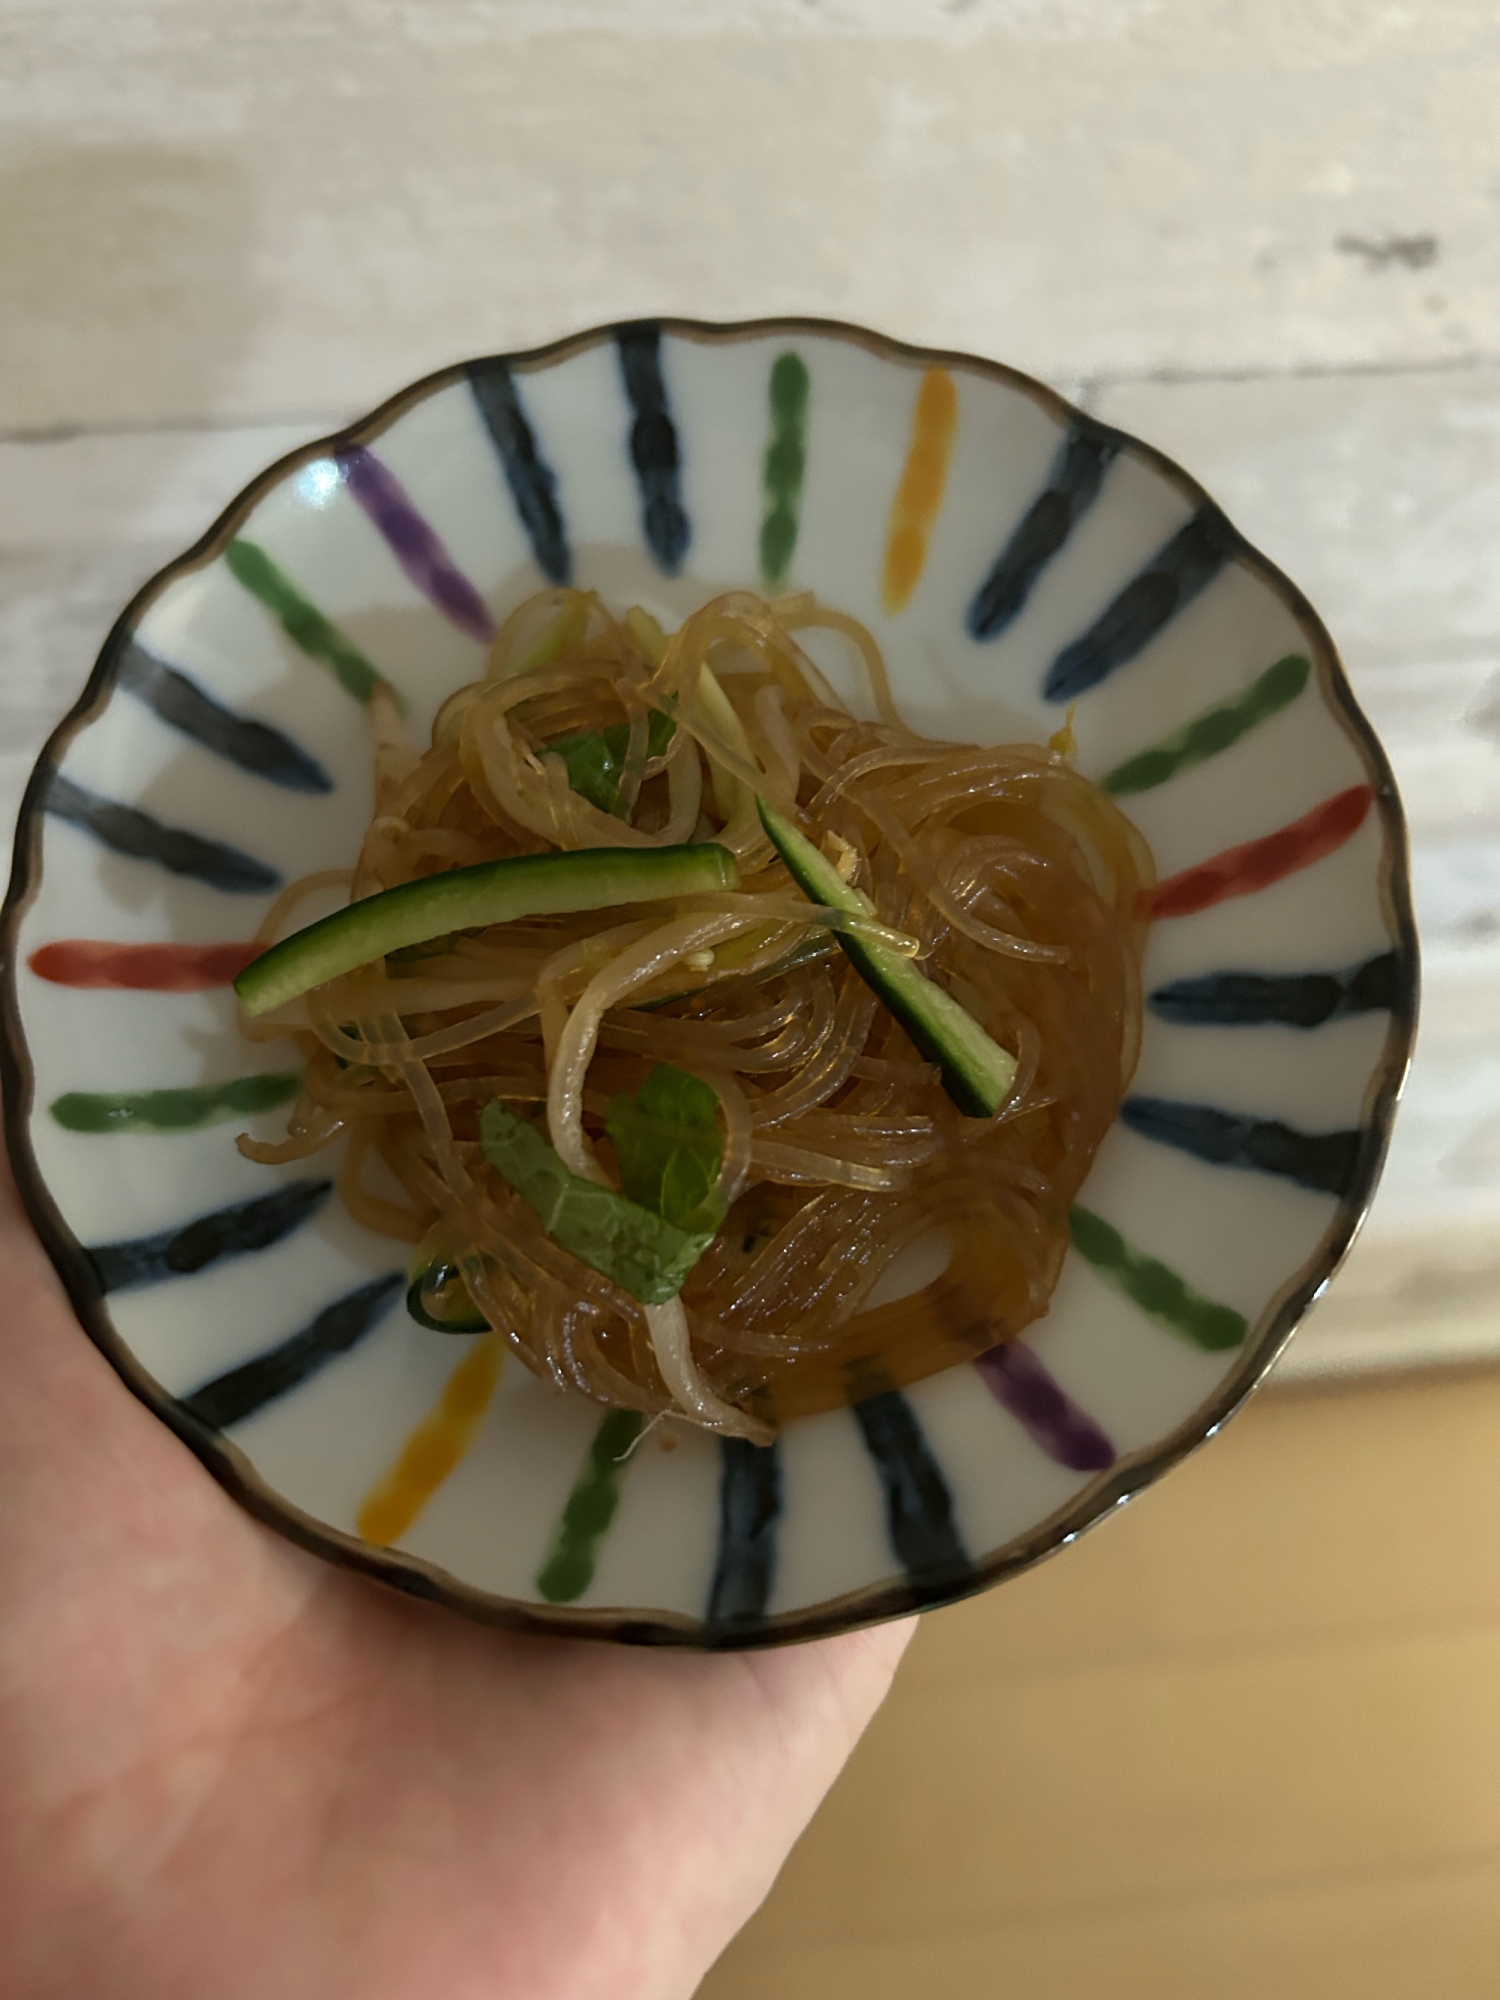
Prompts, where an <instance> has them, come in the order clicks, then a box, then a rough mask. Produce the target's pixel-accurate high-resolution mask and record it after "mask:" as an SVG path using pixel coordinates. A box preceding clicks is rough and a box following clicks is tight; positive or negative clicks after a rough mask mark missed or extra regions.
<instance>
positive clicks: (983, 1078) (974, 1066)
mask: <svg viewBox="0 0 1500 2000" xmlns="http://www.w3.org/2000/svg"><path fill="white" fill-rule="evenodd" d="M756 804H757V805H758V806H759V808H760V821H761V825H762V826H763V827H764V828H765V830H766V832H767V833H768V834H769V835H770V837H771V841H772V844H773V845H774V846H775V848H776V851H777V853H778V854H779V855H780V856H781V858H782V860H783V861H784V862H785V863H786V865H787V870H788V872H789V873H790V875H791V877H792V880H793V881H794V882H795V883H796V884H797V886H798V888H799V889H801V890H802V892H803V894H804V895H806V896H809V897H811V899H812V900H813V902H815V903H825V904H827V905H828V906H829V907H830V908H831V909H835V910H847V911H848V912H849V914H850V915H851V916H874V915H875V914H876V911H875V906H874V904H873V903H872V902H871V901H870V899H869V897H868V896H866V895H865V894H864V893H863V891H861V890H859V889H853V888H851V887H850V886H849V884H848V883H847V882H845V881H844V879H843V877H842V876H841V875H840V874H839V872H838V870H837V869H836V868H835V867H834V865H833V863H832V862H831V861H829V860H828V859H827V857H826V856H824V855H822V854H820V853H819V852H818V850H817V848H816V847H814V845H813V844H812V842H811V841H810V840H809V839H808V838H807V836H806V834H803V833H799V832H798V830H797V828H796V827H795V826H793V825H792V823H791V821H790V820H789V819H783V818H782V816H781V814H780V813H778V812H774V811H773V810H772V809H771V807H770V806H768V805H767V804H766V802H765V800H764V799H758V800H757V801H756ZM837 935H838V941H839V944H840V946H841V947H842V948H843V950H844V952H845V953H846V954H847V956H848V958H849V960H850V962H851V964H853V966H854V967H855V970H856V971H857V972H858V973H859V974H860V976H861V978H863V979H864V980H865V981H866V983H867V984H868V985H870V986H872V987H873V988H874V989H875V991H876V992H877V993H878V994H879V995H880V998H881V999H882V1000H883V1001H884V1002H885V1004H886V1006H887V1007H889V1008H890V1010H891V1012H892V1013H893V1014H894V1015H895V1017H896V1019H897V1020H898V1021H899V1022H900V1023H901V1025H902V1027H903V1028H905V1030H906V1032H907V1034H908V1035H910V1037H911V1039H912V1041H913V1042H914V1043H915V1044H916V1046H917V1048H918V1049H919V1050H920V1051H921V1053H922V1054H923V1055H924V1056H926V1058H927V1060H928V1061H929V1062H935V1063H938V1064H940V1065H941V1068H942V1072H943V1087H944V1089H945V1090H946V1091H947V1093H948V1095H949V1096H950V1097H951V1098H952V1099H953V1101H954V1103H955V1104H956V1105H957V1106H958V1108H959V1110H960V1111H963V1112H967V1113H968V1115H969V1116H970V1117H971V1118H988V1117H992V1116H993V1115H994V1113H995V1112H996V1111H998V1110H999V1109H1000V1106H1001V1105H1002V1104H1003V1103H1004V1102H1005V1100H1006V1098H1007V1097H1008V1096H1009V1094H1010V1088H1011V1085H1012V1083H1013V1082H1014V1081H1015V1074H1016V1059H1015V1057H1014V1056H1013V1055H1011V1054H1010V1052H1009V1050H1007V1049H1002V1048H1001V1047H1000V1045H999V1043H998V1042H994V1041H992V1040H991V1039H990V1037H989V1036H988V1035H987V1034H986V1033H985V1031H984V1029H983V1028H982V1027H980V1025H979V1023H978V1022H977V1021H976V1020H975V1019H974V1016H973V1015H972V1014H971V1013H969V1011H968V1009H967V1008H965V1007H961V1006H960V1005H959V1004H958V1002H957V1001H956V1000H955V999H954V998H953V996H952V995H951V994H950V993H945V992H944V991H943V989H942V987H941V986H937V985H934V983H933V982H932V980H930V979H929V978H928V977H927V976H926V974H925V973H922V972H919V971H918V970H917V968H916V966H914V965H913V964H912V962H911V960H910V959H908V958H902V957H901V956H900V955H899V953H897V952H894V951H888V950H887V949H886V948H885V946H883V945H878V944H866V943H865V942H863V940H861V939H859V938H855V937H850V936H848V935H847V934H846V933H844V932H842V931H841V932H839V933H838V934H837Z"/></svg>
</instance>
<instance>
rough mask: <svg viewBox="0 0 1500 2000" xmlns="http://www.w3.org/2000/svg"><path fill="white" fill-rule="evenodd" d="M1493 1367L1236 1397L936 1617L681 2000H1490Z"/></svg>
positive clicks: (1495, 1567) (1498, 1402)
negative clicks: (1002, 1573)
mask: <svg viewBox="0 0 1500 2000" xmlns="http://www.w3.org/2000/svg"><path fill="white" fill-rule="evenodd" d="M1497 1439H1500V1378H1497V1377H1496V1376H1494V1375H1492V1374H1484V1375H1470V1374H1453V1375H1450V1376H1447V1377H1427V1378H1424V1379H1422V1380H1420V1381H1418V1380H1409V1381H1406V1382H1401V1383H1382V1384H1378V1385H1376V1384H1365V1385H1363V1386H1360V1387H1357V1388H1348V1389H1342V1390H1329V1389H1323V1390H1319V1391H1300V1392H1298V1393H1296V1394H1292V1393H1289V1392H1283V1393H1282V1394H1280V1395H1278V1396H1275V1397H1263V1398H1262V1399H1261V1400H1260V1401H1259V1402H1258V1403H1256V1404H1253V1405H1252V1406H1251V1408H1250V1409H1249V1410H1248V1411H1247V1412H1246V1413H1244V1414H1243V1415H1242V1416H1241V1417H1239V1418H1237V1419H1236V1420H1235V1421H1234V1422H1233V1423H1232V1424H1231V1425H1230V1426H1229V1428H1228V1430H1227V1431H1226V1432H1225V1433H1224V1435H1223V1437H1222V1438H1221V1439H1220V1440H1219V1441H1218V1442H1217V1443H1216V1444H1214V1445H1213V1446H1212V1447H1211V1448H1210V1449H1208V1450H1206V1451H1204V1452H1202V1453H1200V1454H1199V1456H1198V1457H1197V1458H1195V1459H1193V1460H1192V1461H1191V1462H1190V1463H1189V1464H1188V1465H1186V1466H1185V1467H1183V1468H1182V1469H1181V1470H1180V1471H1178V1472H1177V1473H1175V1474H1173V1475H1172V1476H1171V1477H1170V1478H1169V1479H1167V1480H1166V1481H1164V1482H1163V1483H1162V1485H1161V1486H1160V1487H1158V1488H1156V1489H1155V1490H1154V1491H1152V1492H1150V1493H1148V1494H1146V1495H1145V1496H1144V1497H1143V1498H1142V1499H1140V1500H1138V1501H1136V1502H1134V1503H1133V1504H1132V1505H1131V1506H1129V1507H1128V1508H1126V1509H1124V1510H1123V1511H1122V1513H1121V1514H1120V1516H1119V1517H1118V1518H1116V1519H1115V1520H1112V1521H1110V1522H1108V1523H1106V1524H1105V1525H1104V1526H1103V1527H1101V1528H1099V1529H1098V1530H1096V1531H1095V1533H1094V1534H1093V1535H1092V1536H1089V1537H1086V1538H1085V1539H1084V1540H1083V1541H1082V1542H1080V1543H1078V1544H1077V1545H1076V1546H1075V1547H1073V1548H1071V1549H1066V1550H1064V1551H1063V1552H1062V1554H1060V1555H1059V1556H1057V1557H1056V1558H1054V1560H1053V1561H1052V1562H1050V1563H1048V1564H1046V1565H1044V1566H1043V1567H1042V1568H1040V1569H1038V1570H1033V1571H1031V1572H1030V1573H1029V1574H1028V1575H1026V1576H1024V1577H1021V1578H1018V1579H1017V1580H1015V1581H1014V1582H1012V1583H1009V1584H1005V1585H1002V1586H1001V1587H1000V1588H999V1589H997V1590H994V1591H991V1592H990V1593H989V1594H988V1595H986V1596H983V1597H979V1598H976V1599H973V1600H971V1601H970V1602H969V1603H967V1604H963V1605H958V1606H954V1607H952V1608H950V1609H947V1610H944V1611H939V1612H935V1613H933V1614H931V1615H930V1616H929V1617H927V1618H926V1619H924V1620H923V1622H922V1625H921V1628H920V1630H919V1632H918V1635H917V1638H916V1640H915V1641H914V1643H913V1645H912V1649H911V1651H910V1653H909V1654H908V1656H907V1660H906V1663H905V1665H904V1666H903V1668H902V1670H901V1673H900V1675H899V1677H898V1679H897V1682H896V1688H895V1691H894V1693H893V1694H892V1696H891V1698H890V1700H889V1702H888V1703H887V1705H886V1707H885V1709H884V1710H883V1711H882V1713H881V1714H880V1716H879V1717H877V1719H876V1721H875V1723H874V1725H873V1727H872V1728H871V1729H870V1731H869V1733H868V1735H867V1736H866V1738H865V1740H864V1742H863V1744H862V1745H861V1746H860V1748H859V1749H858V1750H857V1751H856V1753H855V1756H854V1760H853V1762H852V1763H851V1764H850V1765H849V1767H848V1769H847V1771H846V1772H845V1774H844V1776H843V1778H842V1779H841V1780H840V1782H839V1784H838V1785H837V1786H836V1787H835V1789H834V1792H833V1794H832V1795H831V1797H830V1798H829V1800H828V1801H827V1803H826V1804H825V1806H824V1808H823V1810H822V1812H821V1813H820V1814H819V1816H818V1818H817V1819H815V1820H814V1822H813V1825H812V1827H811V1828H810V1830H809V1831H808V1833H807V1834H806V1835H805V1836H804V1838H803V1840H802V1843H801V1845H800V1846H799V1847H798V1848H797V1849H796V1850H795V1851H794V1853H793V1855H792V1857H791V1860H790V1861H789V1862H788V1864H787V1866H786V1868H785V1870H784V1871H783V1874H782V1876H781V1879H780V1881H779V1882H778V1884H777V1886H776V1888H775V1889H774V1890H773V1891H772V1894H771V1896H770V1899H769V1901H768V1902H767V1903H766V1905H765V1906H764V1907H763V1908H762V1910H761V1912H760V1914H759V1915H758V1916H757V1917H756V1918H754V1919H753V1920H752V1922H751V1923H750V1925H749V1927H748V1928H747V1929H746V1930H745V1931H744V1932H743V1933H742V1934H741V1936H740V1937H739V1939H738V1940H737V1942H736V1943H735V1944H733V1945H732V1946H731V1947H730V1949H729V1952H728V1953H727V1955H726V1956H725V1958H724V1959H723V1960H721V1962H720V1964H719V1965H718V1967H717V1968H716V1969H715V1971H714V1972H713V1973H711V1974H710V1976H709V1978H708V1980H707V1981H706V1982H705V1984H704V1985H703V1987H702V1988H701V1989H700V2000H1074V1996H1082V1995H1086V1994H1098V1995H1108V1996H1109V2000H1267V1996H1269V1995H1273V1994H1274V1995H1276V1996H1278V2000H1418V1996H1421V2000H1492V1996H1493V1995H1494V1994H1495V1992H1496V1991H1497V1988H1500V1973H1497V1968H1500V1699H1497V1690H1500V1537H1497V1535H1496V1533H1495V1526H1494V1524H1495V1519H1496V1514H1497V1510H1500V1451H1497V1449H1496V1441H1497Z"/></svg>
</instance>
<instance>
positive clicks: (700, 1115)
mask: <svg viewBox="0 0 1500 2000" xmlns="http://www.w3.org/2000/svg"><path fill="white" fill-rule="evenodd" d="M605 1126H606V1129H607V1130H608V1132H609V1136H610V1138H611V1139H612V1140H613V1141H614V1148H615V1154H616V1157H617V1158H618V1160H619V1162H620V1179H621V1180H622V1181H623V1182H624V1185H625V1192H626V1194H627V1195H629V1197H630V1199H631V1200H632V1201H634V1202H639V1203H640V1205H641V1207H642V1208H649V1209H650V1210H651V1211H652V1212H653V1214H656V1215H659V1216H661V1217H662V1219H663V1220H664V1221H666V1222H669V1223H671V1224H673V1225H674V1226H675V1227H676V1228H678V1229H687V1230H694V1231H696V1230H701V1229H707V1230H708V1231H709V1234H710V1235H712V1234H713V1232H714V1231H715V1230H716V1229H717V1228H718V1226H719V1224H720V1222H722V1221H723V1219H724V1212H723V1206H722V1204H721V1203H719V1202H718V1201H716V1200H715V1199H714V1197H713V1190H714V1184H715V1182H716V1181H717V1180H718V1178H719V1167H720V1165H721V1163H722V1161H723V1157H724V1142H723V1140H722V1139H721V1138H720V1136H719V1099H718V1094H717V1092H716V1091H714V1090H712V1089H710V1087H709V1086H708V1085H707V1084H706V1083H703V1082H700V1080H699V1079H698V1078H697V1077H695V1076H689V1075H688V1074H687V1072H686V1071H685V1070H680V1069H678V1068H677V1067H676V1065H675V1064H673V1063H658V1064H657V1066H656V1068H655V1069H654V1070H652V1072H651V1074H650V1076H648V1077H647V1079H646V1081H645V1082H644V1083H643V1084H642V1085H641V1088H640V1089H639V1090H638V1091H637V1092H636V1094H635V1096H634V1097H612V1098H611V1099H610V1101H609V1109H608V1112H607V1113H606V1115H605Z"/></svg>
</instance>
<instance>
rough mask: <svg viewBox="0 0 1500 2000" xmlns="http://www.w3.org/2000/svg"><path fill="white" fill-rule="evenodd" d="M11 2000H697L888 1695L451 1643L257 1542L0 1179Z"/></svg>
mask: <svg viewBox="0 0 1500 2000" xmlns="http://www.w3.org/2000/svg"><path fill="white" fill-rule="evenodd" d="M0 1302H3V1303H0V1314H3V1319H0V1382H3V1385H4V1386H3V1393H0V1493H3V1501H0V1607H3V1612H0V1996H3V2000H271V1996H274V2000H344V1996H346V1995H347V1996H350V1997H351V2000H352V1996H355V1995H358V1996H359V2000H481V1996H483V2000H500V1996H504V2000H593V1996H596V1995H598V1996H605V1995H607V1996H609V2000H686V1996H688V1995H690V1994H691V1993H692V1992H693V1990H694V1988H695V1987H696V1985H697V1984H698V1981H699V1979H700V1978H701V1977H702V1975H703V1973H704V1971H705V1970H706V1969H707V1967H708V1966H709V1964H710V1963H711V1962H712V1960H713V1959H714V1958H715V1957H716V1955H717V1954H718V1953H719V1951H720V1950H721V1949H722V1948H723V1946H724V1945H725V1944H726V1943H727V1942H728V1940H729V1938H730V1937H731V1936H732V1935H733V1933H734V1932H735V1930H736V1929H738V1927H739V1926H740V1925H741V1924H742V1923H743V1922H744V1920H745V1919H746V1917H747V1916H749V1914H750V1912H751V1911H752V1910H753V1909H754V1908H755V1906H756V1904H757V1903H758V1902H759V1901H760V1899H761V1897H762V1896H763V1895H764V1894H765V1892H766V1890H767V1889H768V1888H769V1886H770V1883H771V1881H772V1879H773V1877H774V1875H775V1873H776V1870H777V1869H778V1867H779V1866H780V1864H781V1862H782V1860H783V1859H784V1857H785V1855H786V1853H787V1850H788V1849H789V1848H790V1846H791V1844H792V1842H793V1840H795V1838H796V1836H797V1834H798V1833H799V1832H800V1830H801V1829H802V1827H803V1826H804V1825H805V1823H806V1821H807V1820H808V1818H809V1817H810V1815H811V1813H812V1811H813V1809H814V1808H815V1807H816V1805H817V1803H818V1801H819V1800H820V1799H821V1798H822V1796H823V1794H824V1792H825V1791H826V1790H827V1788H828V1786H829V1785H830V1783H831V1782H832V1780H833V1778H834V1777H835V1775H836V1774H837V1772H838V1770H839V1768H840V1766H841V1765H842V1764H843V1762H844V1759H845V1758H846V1757H847V1756H848V1754H849V1751H850V1750H851V1748H852V1747H853V1745H854V1743H855V1741H856V1740H857V1738H858V1736H859V1734H860V1731H861V1730H862V1729H863V1728H864V1726H865V1724H866V1722H867V1721H868V1720H869V1718H870V1716H871V1715H872V1714H873V1712H874V1710H875V1708H876V1707H877V1706H878V1704H879V1702H880V1700H881V1698H882V1697H883V1695H884V1694H885V1691H886V1689H887V1687H888V1686H889V1684H890V1679H891V1675H892V1673H893V1672H894V1671H895V1667H896V1664H897V1661H898V1660H899V1658H900V1656H901V1653H902V1651H903V1649H904V1647H905V1645H906V1642H907V1640H908V1638H909V1637H910V1632H911V1626H910V1624H909V1623H904V1624H901V1625H895V1626H891V1625H887V1626H884V1627H882V1628H879V1629H877V1630H875V1631H871V1632H862V1633H852V1634H849V1635H847V1636H844V1637H841V1638H836V1639H826V1640H822V1641H820V1642H817V1643H815V1644H811V1645H805V1646H796V1647H789V1648H784V1649H782V1650H779V1651H772V1652H761V1653H742V1654H714V1655H694V1654H687V1653H673V1652H661V1651H645V1650H636V1649H633V1648H629V1647H624V1646H612V1645H597V1644H593V1643H589V1642H575V1641H558V1640H542V1639H533V1638H523V1637H516V1636H513V1635H511V1634H508V1633H503V1632H492V1631H487V1630H484V1629H481V1628H480V1627H478V1626H473V1625H469V1624H466V1623H465V1622H464V1621H462V1620H461V1619H459V1618H457V1617H455V1616H452V1615H451V1614H449V1613H447V1612H445V1611H443V1610H441V1609H439V1608H437V1607H435V1606H432V1605H427V1604H422V1603H418V1602H416V1601H415V1600H411V1599H407V1598H403V1597H400V1596H398V1595H397V1594H396V1593H395V1592H394V1591H390V1590H386V1589H384V1588H382V1587H381V1586H379V1585H377V1584H373V1583H370V1582H367V1581H366V1580H365V1579H363V1578H361V1577H358V1576H354V1575H352V1574H349V1573H347V1572H345V1571H341V1570H338V1569H335V1568H333V1567H331V1566H329V1565H326V1564H324V1563H322V1562H319V1561H318V1560H317V1559H316V1558H314V1557H312V1556H308V1555H306V1554H304V1553H303V1552H302V1551H301V1550H299V1549H297V1548H294V1547H293V1546H292V1545H291V1544H290V1543H288V1542H285V1541H283V1540H281V1539H280V1538H279V1537H277V1536H275V1535H273V1534H271V1533H269V1532H268V1531H267V1530H265V1529H263V1528H262V1527H260V1526H259V1525H258V1524H257V1523H256V1522H255V1521H253V1520H251V1519H250V1517H249V1516H248V1515H246V1514H244V1513H243V1512H241V1510H240V1509H239V1508H238V1507H237V1506H236V1505H235V1504H234V1502H232V1501H231V1500H230V1499H229V1498H228V1497H227V1495H226V1494H224V1493H223V1492H222V1491H221V1490H220V1488H219V1487H218V1486H217V1485H216V1484H215V1483H214V1482H213V1480H212V1479H210V1477H209V1476H208V1474H207V1473H206V1472H205V1471H204V1470H203V1469H202V1467H201V1466H200V1465H199V1464H198V1462H197V1460H196V1459H194V1458H193V1457H192V1455H191V1454H190V1453H189V1452H188V1450H187V1449H186V1447H185V1446H183V1445H182V1444H180V1443H179V1442H178V1440H177V1439H176V1438H175V1437H173V1436H172V1435H171V1433H170V1432H169V1431H168V1430H167V1429H166V1428H165V1427H164V1426H163V1425H162V1424H160V1423H158V1422H157V1420H156V1419H155V1418H154V1417H152V1416H151V1415H150V1414H149V1412H148V1411H147V1410H146V1409H145V1408H144V1407H143V1406H142V1405H141V1404H139V1403H137V1402H136V1401H135V1399H134V1398H133V1397H132V1396H131V1395H130V1394H129V1392H128V1391H127V1390H126V1389H125V1387H124V1386H123V1384H122V1383H121V1382H120V1381H119V1380H118V1379H117V1378H116V1376H115V1375H114V1373H113V1372H112V1370H111V1369H110V1368H109V1366H108V1364H107V1363H106V1362H105V1360H104V1359H103V1357H102V1356H101V1355H100V1354H99V1353H98V1352H97V1351H96V1350H95V1349H94V1348H93V1347H92V1346H91V1345H90V1343H89V1341H88V1340H87V1338H86V1337H85V1336H84V1334H83V1333H82V1331H81V1330H80V1329H79V1327H78V1326H77V1324H76V1322H75V1321H74V1319H73V1316H72V1312H71V1310H70V1308H69V1306H68V1304H67V1301H66V1299H65V1298H64V1296H63V1293H62V1291H61V1288H60V1286H59V1285H58V1282H57V1280H56V1278H55V1276H54V1275H53V1272H52V1269H51V1266H50V1265H49V1264H48V1262H47V1260H46V1258H45V1257H44V1255H43V1253H42V1251H41V1249H40V1247H39V1246H38V1244H37V1243H36V1240H35V1238H34V1237H33V1235H32V1233H31V1230H30V1227H29V1225H28V1224H27V1222H26V1220H25V1218H24V1216H23V1215H22V1213H21V1211H20V1208H19V1205H18V1203H17V1201H16V1197H15V1194H14V1191H13V1189H12V1188H11V1185H10V1182H9V1178H8V1176H5V1175H4V1174H3V1169H0Z"/></svg>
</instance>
